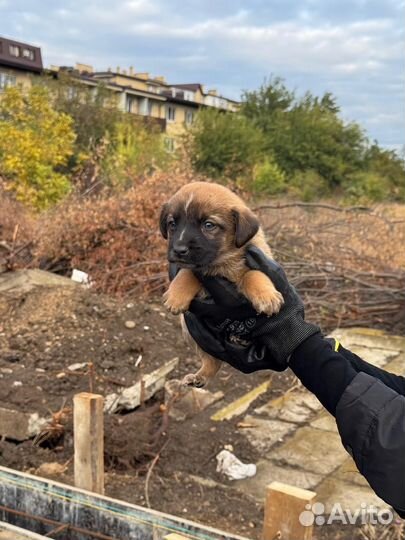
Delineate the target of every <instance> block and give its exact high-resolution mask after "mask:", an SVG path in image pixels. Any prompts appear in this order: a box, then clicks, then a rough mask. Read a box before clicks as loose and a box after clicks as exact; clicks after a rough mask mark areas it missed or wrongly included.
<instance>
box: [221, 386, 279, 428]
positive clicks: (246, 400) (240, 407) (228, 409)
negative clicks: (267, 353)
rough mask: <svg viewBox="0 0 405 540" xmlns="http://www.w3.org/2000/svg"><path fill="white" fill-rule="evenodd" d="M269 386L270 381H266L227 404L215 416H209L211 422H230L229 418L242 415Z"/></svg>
mask: <svg viewBox="0 0 405 540" xmlns="http://www.w3.org/2000/svg"><path fill="white" fill-rule="evenodd" d="M270 384H271V379H270V380H268V381H265V382H264V383H262V384H260V385H259V386H256V388H253V390H250V392H247V393H246V394H244V395H243V396H241V397H240V398H238V399H236V400H235V401H232V403H229V404H228V405H226V406H225V407H224V408H223V409H220V410H219V411H217V412H216V413H215V414H213V415H212V416H211V420H214V422H221V421H222V420H230V419H231V418H234V417H235V416H239V415H240V414H243V413H244V412H246V411H247V410H248V408H249V407H250V405H251V404H252V403H253V402H254V401H255V399H257V398H258V397H259V396H261V395H262V394H264V393H265V392H267V390H268V389H269V387H270Z"/></svg>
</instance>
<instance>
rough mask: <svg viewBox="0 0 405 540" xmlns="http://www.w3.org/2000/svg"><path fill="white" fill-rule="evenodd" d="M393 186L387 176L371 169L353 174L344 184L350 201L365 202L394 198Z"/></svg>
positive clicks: (346, 195)
mask: <svg viewBox="0 0 405 540" xmlns="http://www.w3.org/2000/svg"><path fill="white" fill-rule="evenodd" d="M391 187H392V186H391V185H390V182H389V180H388V179H387V178H385V177H383V176H381V175H380V174H378V173H375V172H370V171H365V172H358V173H356V174H352V175H351V176H349V177H348V178H347V180H346V181H345V182H344V184H343V189H344V194H345V197H346V198H347V199H348V200H349V201H360V202H364V203H367V202H373V201H374V202H380V201H384V200H389V199H390V198H392V193H391Z"/></svg>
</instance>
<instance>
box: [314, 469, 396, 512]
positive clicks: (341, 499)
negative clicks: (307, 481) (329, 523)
mask: <svg viewBox="0 0 405 540" xmlns="http://www.w3.org/2000/svg"><path fill="white" fill-rule="evenodd" d="M316 493H317V501H318V502H320V503H322V504H324V505H325V512H326V513H327V514H329V513H330V512H331V510H332V507H333V505H334V504H337V503H338V504H340V505H341V506H342V508H343V509H345V508H348V509H349V510H350V511H351V512H355V511H356V510H361V508H362V506H361V505H362V504H363V505H366V506H374V507H377V508H380V509H383V508H388V505H387V503H385V502H384V501H383V500H382V499H380V498H379V497H377V495H376V494H375V493H374V491H373V490H372V489H371V488H367V487H364V486H360V485H356V484H349V483H347V482H343V481H341V480H338V479H337V478H335V475H332V476H330V477H328V478H326V479H325V480H324V481H323V482H322V483H321V484H319V486H317V488H316Z"/></svg>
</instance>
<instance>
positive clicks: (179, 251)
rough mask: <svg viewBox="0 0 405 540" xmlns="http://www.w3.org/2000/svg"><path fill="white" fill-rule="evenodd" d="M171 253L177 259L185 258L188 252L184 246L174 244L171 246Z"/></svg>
mask: <svg viewBox="0 0 405 540" xmlns="http://www.w3.org/2000/svg"><path fill="white" fill-rule="evenodd" d="M173 251H174V253H175V254H176V255H177V257H185V256H186V255H187V254H188V252H189V251H190V250H189V248H188V247H187V246H186V245H184V244H176V245H175V246H173Z"/></svg>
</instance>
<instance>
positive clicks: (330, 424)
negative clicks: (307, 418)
mask: <svg viewBox="0 0 405 540" xmlns="http://www.w3.org/2000/svg"><path fill="white" fill-rule="evenodd" d="M310 426H311V427H313V428H316V429H322V430H324V431H332V432H333V433H337V427H336V420H335V419H334V418H333V416H332V415H331V414H329V413H327V412H321V413H320V414H319V415H318V416H317V417H316V418H315V420H313V421H312V422H311V423H310Z"/></svg>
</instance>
